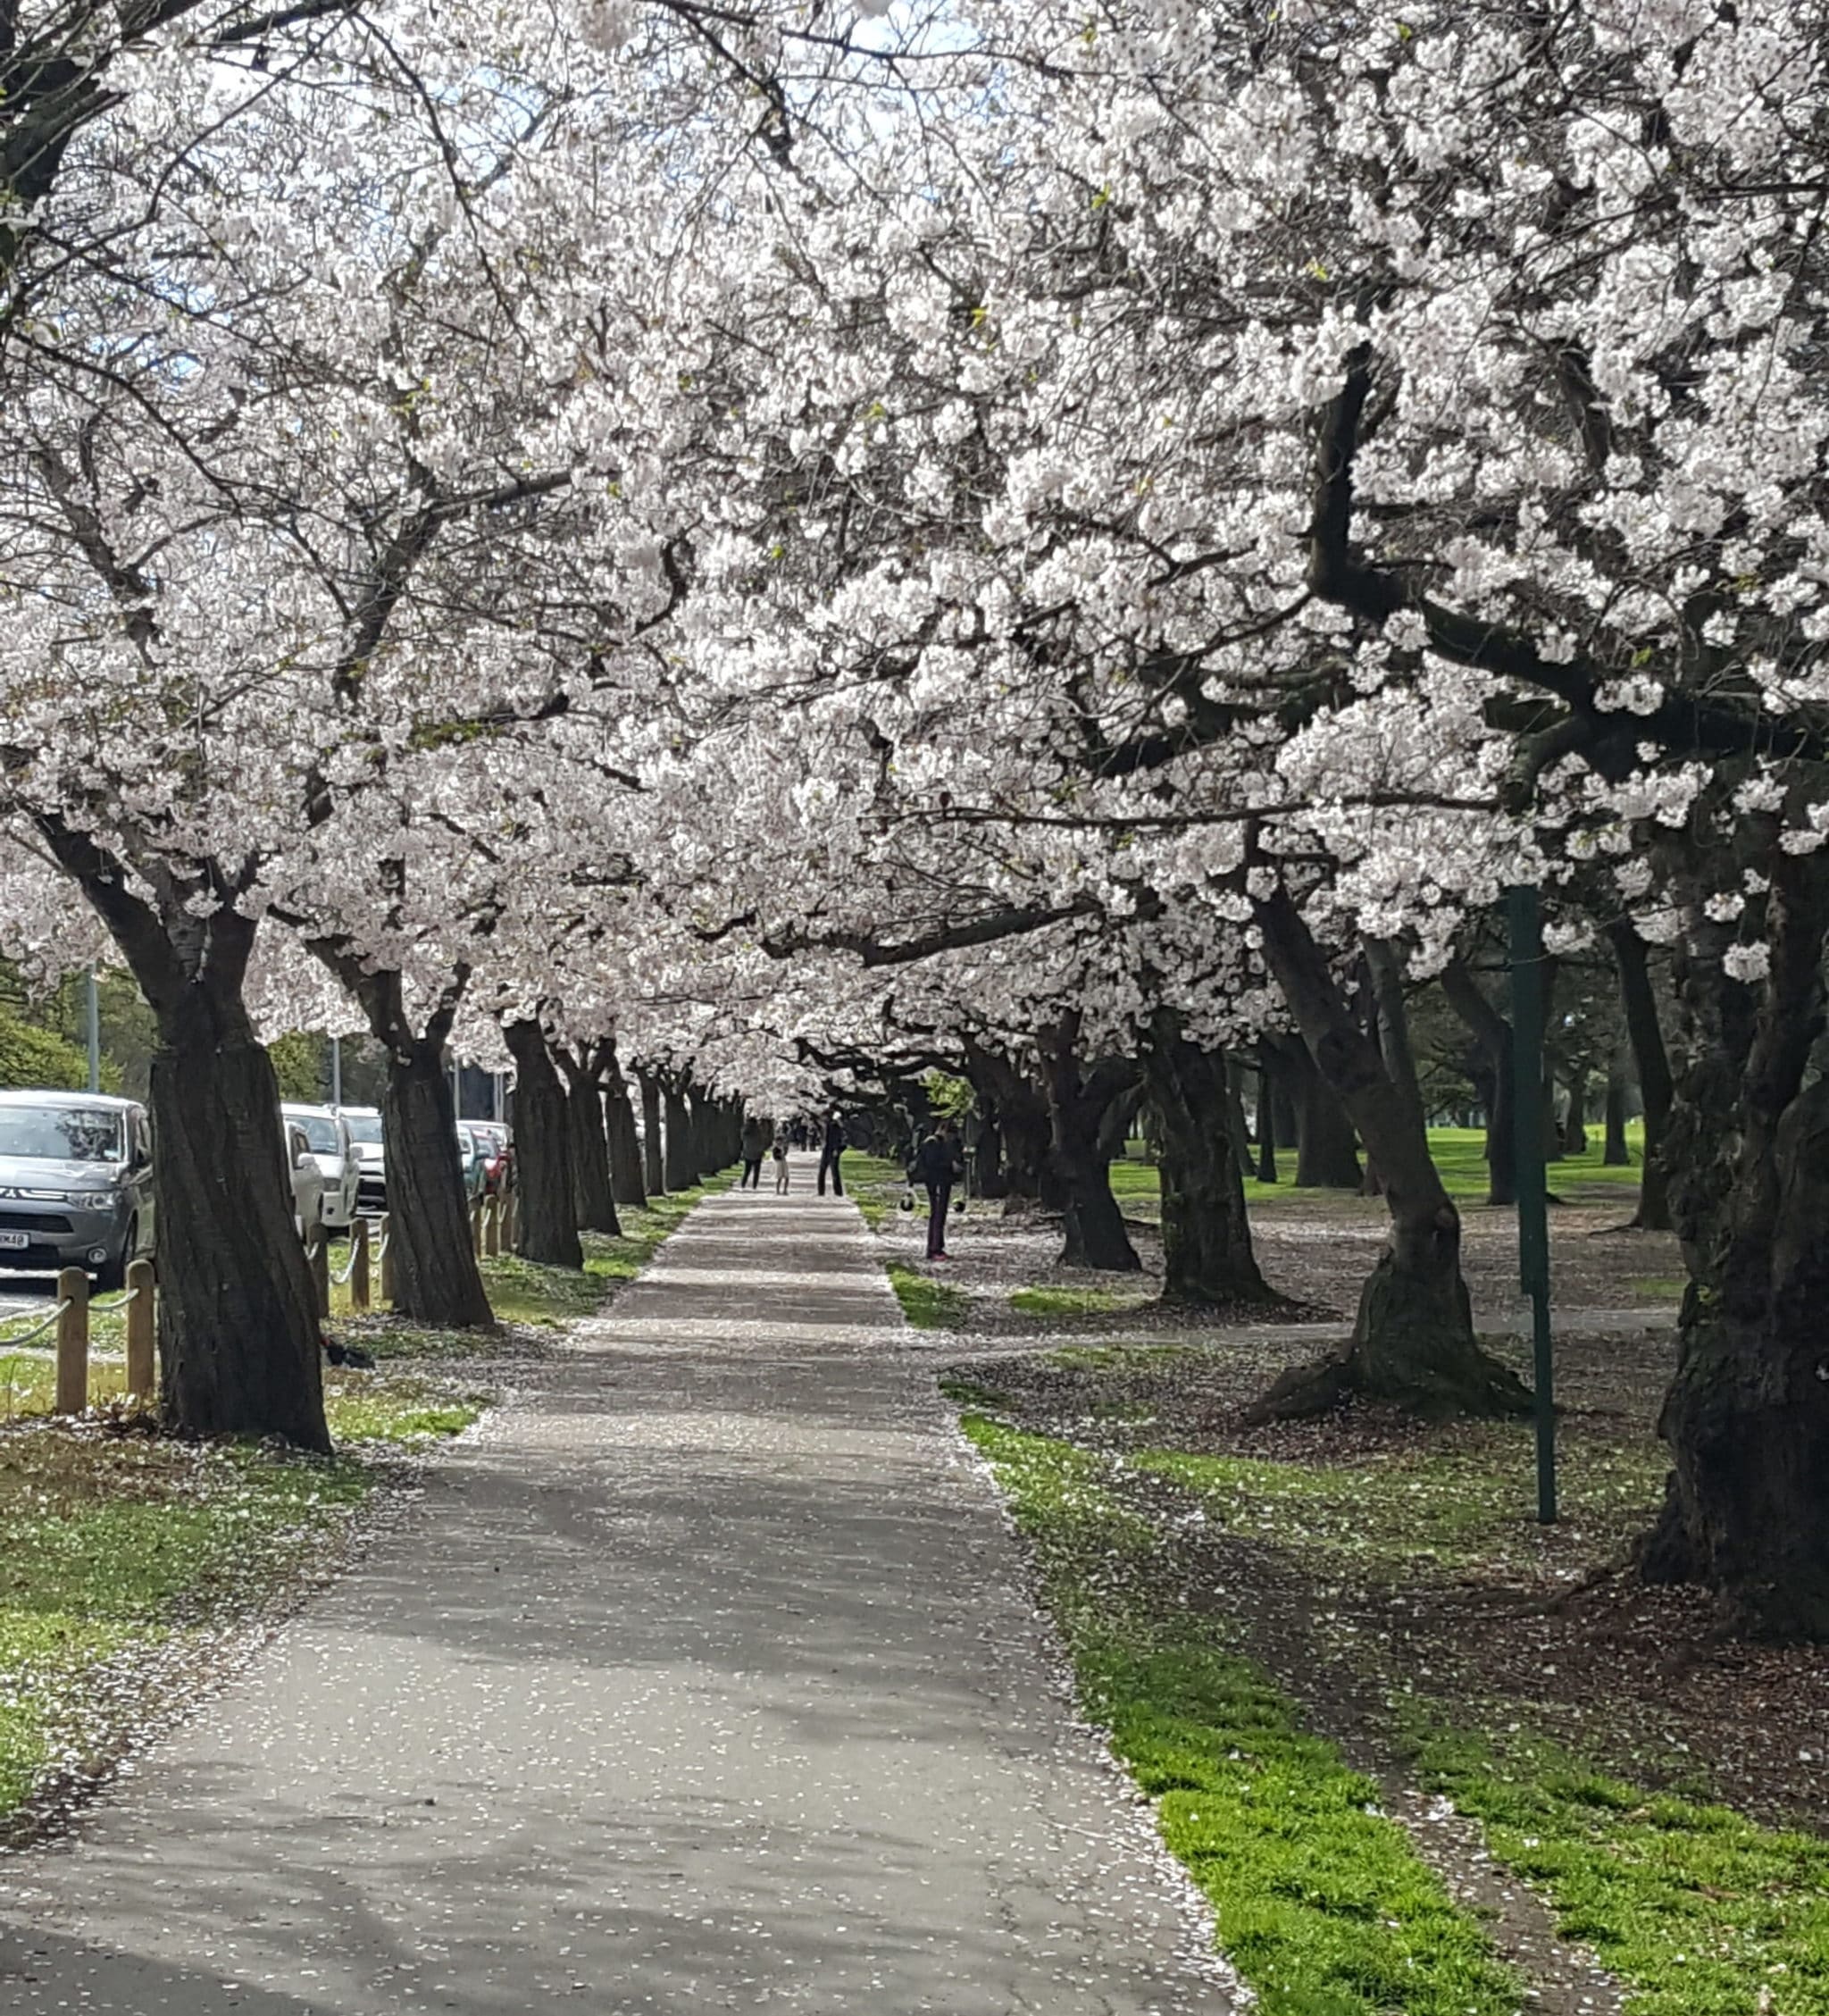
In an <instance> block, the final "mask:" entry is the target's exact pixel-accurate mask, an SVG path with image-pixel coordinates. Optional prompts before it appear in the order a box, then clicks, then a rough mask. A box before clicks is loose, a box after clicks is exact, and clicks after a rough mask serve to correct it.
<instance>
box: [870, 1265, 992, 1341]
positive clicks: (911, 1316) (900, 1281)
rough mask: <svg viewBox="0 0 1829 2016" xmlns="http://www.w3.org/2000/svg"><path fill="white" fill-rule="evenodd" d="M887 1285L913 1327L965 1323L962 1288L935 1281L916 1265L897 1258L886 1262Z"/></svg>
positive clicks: (934, 1327)
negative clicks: (905, 1263) (907, 1265)
mask: <svg viewBox="0 0 1829 2016" xmlns="http://www.w3.org/2000/svg"><path fill="white" fill-rule="evenodd" d="M887 1269H888V1273H889V1286H890V1287H891V1288H893V1289H894V1290H895V1292H896V1300H897V1301H898V1302H899V1303H901V1305H902V1314H903V1315H904V1316H906V1318H907V1319H908V1322H909V1326H910V1327H911V1328H913V1329H916V1330H958V1329H962V1328H963V1327H964V1326H965V1315H966V1311H967V1309H969V1308H970V1306H971V1304H970V1301H969V1298H968V1297H967V1296H966V1294H965V1291H964V1290H963V1289H959V1288H955V1287H954V1286H953V1285H952V1284H951V1283H950V1282H948V1281H936V1280H935V1279H934V1278H933V1276H931V1274H923V1273H922V1272H921V1270H920V1269H919V1268H918V1267H905V1266H904V1265H903V1263H902V1262H901V1261H900V1260H890V1261H889V1262H888V1263H887Z"/></svg>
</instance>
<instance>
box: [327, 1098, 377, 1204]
mask: <svg viewBox="0 0 1829 2016" xmlns="http://www.w3.org/2000/svg"><path fill="white" fill-rule="evenodd" d="M334 1111H335V1112H336V1114H337V1116H338V1118H339V1119H342V1120H345V1121H347V1123H348V1125H349V1138H350V1139H351V1140H352V1141H353V1142H355V1154H356V1159H357V1160H358V1161H359V1162H360V1163H361V1165H362V1169H361V1174H360V1175H359V1177H358V1178H357V1181H356V1186H355V1208H356V1209H357V1210H358V1211H385V1210H386V1209H387V1208H388V1159H387V1156H386V1154H385V1153H384V1152H383V1150H382V1147H381V1117H380V1114H379V1113H378V1112H377V1111H376V1110H375V1108H373V1107H372V1106H338V1107H337V1108H334Z"/></svg>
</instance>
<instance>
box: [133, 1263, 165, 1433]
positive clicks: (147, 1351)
mask: <svg viewBox="0 0 1829 2016" xmlns="http://www.w3.org/2000/svg"><path fill="white" fill-rule="evenodd" d="M155 1314H156V1311H155V1309H154V1308H153V1263H152V1262H151V1261H150V1260H136V1261H135V1262H134V1263H133V1265H132V1266H131V1267H129V1268H128V1270H127V1390H128V1392H129V1393H131V1394H132V1395H133V1396H134V1398H135V1399H136V1400H147V1401H149V1400H151V1399H152V1398H153V1397H154V1395H155V1393H157V1392H158V1384H159V1376H158V1373H157V1371H156V1370H155V1367H154V1364H153V1336H154V1332H155V1322H154V1318H155Z"/></svg>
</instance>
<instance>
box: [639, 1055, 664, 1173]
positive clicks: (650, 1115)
mask: <svg viewBox="0 0 1829 2016" xmlns="http://www.w3.org/2000/svg"><path fill="white" fill-rule="evenodd" d="M636 1083H638V1084H639V1086H640V1087H641V1176H642V1181H643V1183H644V1184H646V1185H647V1193H648V1195H649V1196H650V1197H664V1196H665V1194H666V1189H667V1178H666V1171H665V1167H664V1143H663V1141H662V1135H661V1087H660V1081H659V1079H657V1078H656V1076H655V1075H654V1074H653V1073H652V1072H650V1071H643V1072H640V1073H639V1074H638V1075H637V1078H636Z"/></svg>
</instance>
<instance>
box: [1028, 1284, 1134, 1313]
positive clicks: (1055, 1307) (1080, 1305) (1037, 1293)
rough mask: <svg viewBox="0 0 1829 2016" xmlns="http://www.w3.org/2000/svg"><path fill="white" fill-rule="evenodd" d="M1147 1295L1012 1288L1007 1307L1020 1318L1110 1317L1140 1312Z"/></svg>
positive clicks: (1105, 1289)
mask: <svg viewBox="0 0 1829 2016" xmlns="http://www.w3.org/2000/svg"><path fill="white" fill-rule="evenodd" d="M1148 1300H1149V1298H1148V1296H1147V1295H1121V1294H1118V1293H1117V1292H1115V1291H1114V1290H1112V1289H1110V1288H1058V1287H1052V1286H1041V1287H1031V1288H1014V1289H1012V1290H1011V1291H1010V1307H1011V1308H1012V1309H1015V1310H1017V1311H1018V1312H1019V1313H1020V1314H1022V1315H1023V1316H1111V1315H1114V1314H1115V1313H1116V1312H1117V1311H1119V1310H1121V1309H1141V1308H1142V1306H1143V1305H1144V1303H1145V1302H1147V1301H1148Z"/></svg>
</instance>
